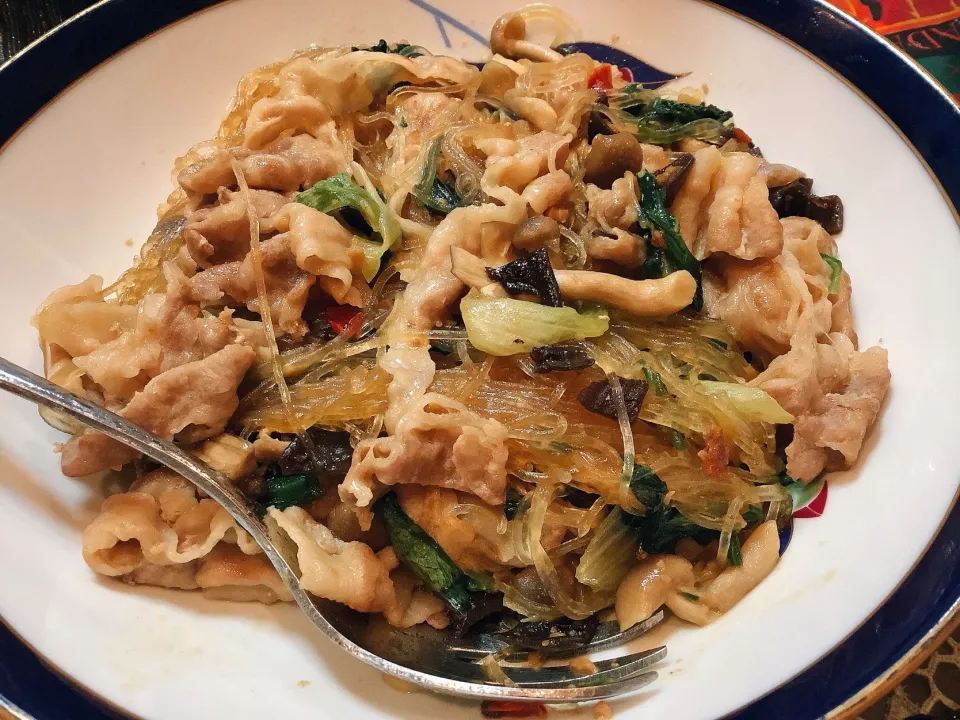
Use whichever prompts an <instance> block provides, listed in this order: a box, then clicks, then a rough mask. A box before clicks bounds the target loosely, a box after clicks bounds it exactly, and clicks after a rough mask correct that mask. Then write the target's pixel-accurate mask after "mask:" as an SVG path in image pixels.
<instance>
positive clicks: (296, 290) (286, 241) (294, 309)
mask: <svg viewBox="0 0 960 720" xmlns="http://www.w3.org/2000/svg"><path fill="white" fill-rule="evenodd" d="M260 253H261V267H262V268H263V275H264V280H265V283H266V288H267V299H268V300H269V302H270V308H269V312H270V316H271V318H273V321H274V322H275V323H276V324H277V326H278V327H279V328H280V330H281V331H283V332H285V333H288V334H290V335H291V336H292V337H294V338H297V339H299V338H301V337H303V336H304V334H306V332H307V324H306V322H304V320H303V318H302V317H301V316H302V314H303V309H304V307H305V306H306V304H307V300H308V299H309V297H310V288H311V287H312V286H313V284H314V282H316V276H315V275H313V274H312V273H309V272H307V271H306V270H303V269H302V268H300V267H299V266H298V265H297V258H296V257H295V256H294V254H293V249H292V247H291V237H290V235H289V234H283V235H274V236H273V237H272V238H269V239H267V240H264V241H263V242H262V243H261V244H260ZM195 281H196V282H197V283H198V284H202V285H204V286H206V287H212V288H217V289H219V290H220V291H221V292H224V293H226V294H227V295H229V296H230V297H232V298H233V299H234V300H237V301H238V302H242V303H246V304H247V307H248V308H249V309H250V310H251V311H253V312H257V313H259V312H260V300H259V297H258V295H257V280H256V275H255V274H254V261H253V255H252V254H251V253H247V255H246V257H244V259H243V260H239V261H236V262H230V263H223V264H222V265H215V266H214V267H212V268H210V269H208V270H204V271H203V272H201V273H198V274H197V275H196V276H195Z"/></svg>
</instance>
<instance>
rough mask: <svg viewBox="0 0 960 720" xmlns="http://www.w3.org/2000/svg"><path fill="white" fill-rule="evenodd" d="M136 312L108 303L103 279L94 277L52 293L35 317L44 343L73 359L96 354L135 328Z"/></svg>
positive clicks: (131, 306)
mask: <svg viewBox="0 0 960 720" xmlns="http://www.w3.org/2000/svg"><path fill="white" fill-rule="evenodd" d="M136 320H137V308H136V306H134V305H121V304H120V303H119V302H106V301H104V299H103V278H101V277H99V276H98V275H91V276H90V277H88V278H87V279H86V280H84V281H83V282H82V283H78V284H76V285H67V286H65V287H62V288H60V289H59V290H56V291H54V292H53V293H51V294H50V295H49V296H48V297H47V298H46V299H45V300H44V301H43V303H41V305H40V307H39V308H38V309H37V312H36V314H34V316H33V320H32V322H33V326H34V327H35V328H36V329H37V332H38V333H39V334H40V340H41V342H43V343H48V344H52V345H56V346H58V347H60V348H62V349H63V350H65V351H66V352H67V354H68V355H70V357H74V358H75V357H80V356H81V355H86V354H87V353H90V352H93V351H94V350H96V349H97V348H98V347H100V345H102V344H103V343H106V342H110V341H111V340H115V339H116V338H118V337H119V336H120V334H121V333H122V332H123V331H124V330H129V329H132V328H133V327H134V326H135V325H136Z"/></svg>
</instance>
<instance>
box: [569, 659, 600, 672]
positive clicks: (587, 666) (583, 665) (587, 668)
mask: <svg viewBox="0 0 960 720" xmlns="http://www.w3.org/2000/svg"><path fill="white" fill-rule="evenodd" d="M570 669H571V670H573V672H574V673H575V674H576V675H591V674H593V673H595V672H596V671H597V666H596V665H594V664H593V661H592V660H590V658H588V657H578V658H574V659H573V660H571V661H570Z"/></svg>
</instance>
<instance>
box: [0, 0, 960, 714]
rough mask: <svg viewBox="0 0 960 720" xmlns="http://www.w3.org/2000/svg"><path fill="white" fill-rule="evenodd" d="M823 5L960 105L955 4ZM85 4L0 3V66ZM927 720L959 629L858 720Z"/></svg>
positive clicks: (959, 696) (78, 0)
mask: <svg viewBox="0 0 960 720" xmlns="http://www.w3.org/2000/svg"><path fill="white" fill-rule="evenodd" d="M158 1H160V2H162V0H158ZM829 1H830V2H831V3H833V4H834V5H836V6H837V7H838V8H840V9H841V10H843V11H844V12H846V13H848V14H850V15H852V16H853V17H855V18H857V19H858V20H860V21H861V22H863V23H865V24H867V25H869V26H870V27H872V28H874V29H875V30H876V31H877V32H879V33H881V34H883V35H884V36H885V37H886V38H887V39H888V40H890V42H892V43H894V44H895V45H896V46H897V47H899V48H900V49H901V50H903V51H904V52H905V53H907V54H908V55H910V56H911V57H912V58H913V59H915V60H916V61H917V62H919V63H920V64H921V65H922V66H923V67H924V68H926V69H927V70H928V71H929V72H930V74H931V75H933V76H934V77H935V78H936V79H937V80H938V81H939V82H940V83H941V84H943V86H944V87H946V88H947V90H948V91H949V92H951V93H953V96H954V97H955V98H957V100H958V101H960V0H829ZM91 4H92V0H0V62H2V61H3V60H5V59H6V58H8V57H10V56H11V55H12V54H14V53H16V52H17V51H18V50H20V49H21V48H23V47H24V46H26V45H27V44H29V43H30V42H31V41H33V40H34V39H35V38H36V37H38V36H39V35H41V34H42V33H43V32H45V31H46V30H48V29H50V28H51V27H53V26H54V25H56V24H58V23H60V22H62V21H63V20H65V19H67V18H68V17H70V16H71V15H73V14H75V13H77V12H79V11H80V10H82V9H83V8H85V7H87V6H88V5H91ZM2 717H3V711H2V710H0V718H2ZM927 717H930V718H934V719H935V720H960V631H957V632H956V633H954V637H953V638H951V639H949V640H947V642H945V643H944V644H943V645H942V646H941V647H940V648H938V649H937V651H936V652H934V653H933V654H932V655H931V656H930V658H929V659H928V660H927V662H926V663H924V665H923V666H922V667H921V668H920V669H919V670H917V672H915V673H914V674H913V675H911V676H910V677H908V678H907V679H906V680H905V681H904V682H903V683H901V684H900V685H899V686H898V687H897V688H896V689H895V690H894V691H893V692H892V693H890V694H889V695H888V696H886V697H885V698H883V699H882V700H880V701H879V702H878V703H876V704H875V705H874V706H873V707H871V708H869V709H868V710H867V711H866V712H864V713H863V714H862V715H861V718H862V720H907V719H909V720H921V718H922V719H923V720H926V718H927Z"/></svg>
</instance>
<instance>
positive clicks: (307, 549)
mask: <svg viewBox="0 0 960 720" xmlns="http://www.w3.org/2000/svg"><path fill="white" fill-rule="evenodd" d="M268 518H269V520H270V521H271V522H272V523H276V525H277V527H279V528H280V530H281V531H282V532H283V533H284V534H286V535H287V537H289V538H290V540H291V541H293V543H294V544H295V545H296V555H297V564H298V565H299V568H300V585H301V587H303V589H304V590H306V591H307V592H309V593H312V594H314V595H316V596H317V597H322V598H326V599H327V600H334V601H336V602H339V603H343V604H344V605H347V606H348V607H351V608H353V609H354V610H357V611H359V612H382V611H383V610H385V609H386V608H389V607H393V606H394V604H395V602H396V598H395V594H394V589H393V583H392V582H391V580H390V570H391V569H392V568H391V567H390V566H389V565H388V564H387V563H384V562H382V561H381V560H380V558H378V557H377V555H376V554H375V553H374V552H373V550H371V549H370V546H369V545H367V544H365V543H362V542H359V541H353V542H344V541H342V540H339V539H337V538H336V537H335V536H334V534H333V533H332V532H330V530H329V529H327V528H326V527H325V526H324V525H321V524H320V523H318V522H317V521H315V520H314V519H313V518H312V517H310V515H308V514H307V512H306V510H304V509H303V508H299V507H289V508H287V509H285V510H278V509H277V508H270V510H269V512H268Z"/></svg>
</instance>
